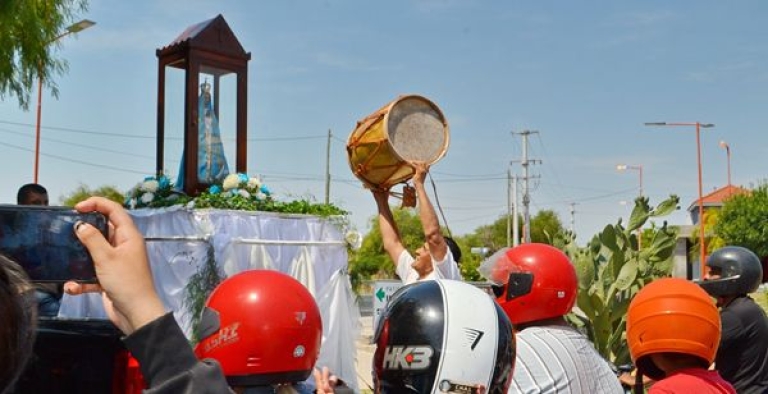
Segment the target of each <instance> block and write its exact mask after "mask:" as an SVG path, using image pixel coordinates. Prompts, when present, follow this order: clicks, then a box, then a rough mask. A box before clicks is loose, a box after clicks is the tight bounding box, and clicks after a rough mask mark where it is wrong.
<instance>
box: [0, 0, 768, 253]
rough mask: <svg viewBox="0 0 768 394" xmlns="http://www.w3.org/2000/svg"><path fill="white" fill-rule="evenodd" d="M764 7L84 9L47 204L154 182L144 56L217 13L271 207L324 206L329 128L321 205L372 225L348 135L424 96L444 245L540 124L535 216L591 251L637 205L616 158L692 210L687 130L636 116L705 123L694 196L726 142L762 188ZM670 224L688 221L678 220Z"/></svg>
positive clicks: (8, 134)
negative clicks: (243, 86)
mask: <svg viewBox="0 0 768 394" xmlns="http://www.w3.org/2000/svg"><path fill="white" fill-rule="evenodd" d="M767 11H768V4H765V3H764V2H759V1H740V2H722V1H710V0H707V1H676V2H668V1H642V2H640V1H621V2H618V1H580V2H565V1H561V2H556V1H536V2H533V1H531V2H521V1H474V2H471V1H453V0H445V1H436V0H435V1H432V0H430V1H390V2H385V3H384V2H368V1H351V0H349V1H348V0H340V1H337V0H330V1H295V0H294V1H291V0H289V1H254V2H250V1H249V2H245V1H195V0H184V1H180V0H178V1H177V0H165V1H146V0H143V1H132V2H125V1H117V0H91V2H90V9H89V11H88V12H87V13H86V14H83V15H82V17H84V18H88V19H92V20H94V21H96V22H97V25H96V26H94V27H92V28H91V29H89V30H86V31H84V32H82V33H80V34H78V35H77V36H70V37H66V38H64V39H62V40H61V41H60V44H61V45H60V48H59V49H58V51H59V53H60V55H61V56H62V57H64V58H66V59H67V60H68V61H69V72H68V73H67V74H65V75H63V76H61V77H59V78H58V79H57V81H56V82H57V83H58V85H59V89H60V95H59V97H58V99H55V98H53V97H52V96H51V95H50V93H49V92H48V91H45V92H44V95H43V114H42V125H43V128H42V142H41V152H42V156H41V162H40V175H39V176H40V183H42V184H44V185H45V186H46V187H47V188H48V189H49V192H50V194H51V197H52V200H53V201H54V202H55V201H58V199H59V197H60V196H62V195H64V194H66V193H68V192H70V191H71V190H73V189H74V188H76V187H77V186H78V185H79V184H81V183H82V184H86V185H89V186H91V187H97V186H101V185H114V186H117V187H118V188H120V189H123V190H127V189H129V188H130V187H132V186H133V185H135V184H136V183H137V182H139V181H140V180H141V179H143V177H144V176H146V175H150V174H152V173H153V172H154V167H155V164H154V163H155V158H154V156H155V154H154V152H155V137H154V136H155V133H156V105H157V97H156V84H157V57H156V56H155V50H156V49H157V48H160V47H163V46H165V45H167V44H169V43H170V42H171V41H172V40H173V39H174V38H175V37H176V36H178V35H179V34H180V33H181V32H182V31H183V30H184V29H185V28H186V27H187V26H189V25H192V24H194V23H197V22H201V21H204V20H207V19H210V18H213V17H215V16H216V15H218V14H222V15H223V16H224V18H225V19H226V20H227V22H228V23H229V25H230V27H231V28H232V30H233V31H234V33H235V34H236V35H237V36H238V38H239V40H240V42H241V44H242V45H243V47H244V48H245V50H246V51H248V52H250V53H251V56H252V60H251V62H250V63H249V86H248V94H249V96H248V97H249V98H248V100H249V101H248V132H249V139H250V142H249V154H248V172H249V174H250V175H256V174H260V175H262V177H263V178H264V181H265V183H266V184H267V185H268V186H269V187H270V188H271V189H273V191H274V192H275V193H276V194H277V195H278V196H282V198H284V199H292V198H297V197H311V196H314V198H315V199H316V200H317V201H322V200H323V199H324V193H325V190H324V188H325V181H324V173H325V154H326V137H327V132H328V130H329V129H330V130H331V131H332V133H333V139H332V144H331V160H330V169H331V170H330V171H331V175H332V183H331V190H330V195H331V201H332V202H334V203H336V204H337V205H340V206H341V207H343V208H345V209H347V210H350V211H351V212H352V216H351V219H352V222H353V224H355V225H356V227H357V228H358V229H359V230H361V231H363V232H365V231H367V230H368V227H369V226H368V220H369V218H370V217H371V216H372V215H374V214H375V205H374V203H373V199H372V197H371V195H370V193H369V192H368V191H366V190H365V189H363V188H362V186H361V183H360V182H359V181H358V180H357V179H356V178H354V176H353V175H352V173H351V171H350V170H349V166H348V161H347V156H346V148H345V143H346V139H347V137H348V136H349V134H350V132H351V131H352V129H353V128H354V126H355V123H356V122H357V121H358V120H359V119H361V118H363V117H365V116H366V115H368V114H370V113H371V112H373V111H375V110H376V109H378V108H379V107H381V106H382V105H384V104H385V103H387V102H389V101H391V100H393V99H394V98H396V97H397V96H398V95H401V94H408V93H413V94H420V95H423V96H426V97H428V98H429V99H431V100H432V101H434V102H435V103H436V104H437V105H438V106H439V107H440V108H441V109H442V110H443V112H444V114H445V116H446V118H447V120H448V122H449V124H450V129H451V145H450V147H449V149H448V152H447V155H446V156H445V157H444V158H443V159H442V160H441V161H439V162H438V163H436V164H435V165H434V167H433V169H432V176H433V179H434V181H435V183H436V187H437V193H438V198H439V202H440V206H441V207H442V210H443V211H444V212H445V216H446V218H447V221H448V225H449V226H450V228H451V230H452V231H453V233H454V234H466V233H469V232H472V231H473V230H474V229H475V228H476V227H478V226H481V225H484V224H489V223H491V222H493V221H494V220H496V219H497V218H498V217H499V216H500V215H502V214H504V213H505V212H506V211H507V179H506V178H507V175H506V174H507V170H508V168H509V163H510V162H511V161H513V160H519V159H520V158H521V154H522V144H521V139H520V137H519V136H517V135H513V134H512V132H520V131H522V130H536V131H538V133H537V134H534V135H532V136H531V138H530V140H529V142H530V145H529V155H530V156H529V157H530V158H531V159H536V160H540V161H541V162H540V164H536V165H532V166H531V167H530V174H531V175H532V176H536V178H534V179H532V180H531V183H530V185H531V193H530V195H531V210H532V214H535V213H536V212H537V211H539V210H543V209H550V210H554V211H555V212H557V213H558V215H559V216H560V219H561V220H562V222H563V224H564V225H565V226H566V227H570V226H571V220H572V219H573V221H574V222H573V223H574V225H575V230H576V232H577V234H578V236H579V240H580V241H581V242H583V241H586V240H587V239H589V238H591V236H592V235H594V234H595V233H597V232H598V231H599V230H600V229H601V228H602V227H604V226H605V225H606V224H609V223H615V222H616V221H617V220H618V219H619V218H620V217H624V218H625V219H624V220H625V221H626V217H627V215H628V214H629V212H630V210H631V204H628V205H622V204H621V203H620V202H621V201H629V202H631V200H632V199H633V198H634V197H635V196H636V195H637V194H638V191H639V190H638V187H639V182H638V176H637V175H638V174H637V172H634V171H630V172H624V173H621V172H618V171H617V170H616V165H617V164H619V163H625V164H632V165H642V166H643V170H644V172H643V176H644V179H643V189H644V193H645V194H646V195H648V196H649V197H650V199H651V203H652V204H656V203H658V202H660V201H661V200H662V199H664V198H665V197H666V196H668V195H669V194H671V193H674V194H677V195H679V196H680V197H681V205H682V207H683V208H686V207H687V206H688V205H689V204H691V203H692V202H693V201H694V200H695V198H696V197H697V193H698V192H697V170H696V138H695V131H694V128H693V127H676V128H671V127H667V128H649V127H644V126H643V123H644V122H651V121H668V122H696V121H700V122H703V123H714V124H715V125H716V127H715V128H711V129H704V130H703V131H702V133H701V142H702V157H703V187H704V192H705V193H707V192H710V191H712V190H714V189H715V188H718V187H721V186H724V185H725V184H726V183H727V161H726V152H725V150H724V149H723V148H721V147H720V146H719V144H718V143H719V141H720V140H725V141H727V143H728V144H729V145H730V147H731V152H732V160H731V167H732V179H733V183H734V184H737V185H744V186H750V185H756V184H758V183H759V182H760V181H762V180H764V179H765V178H766V164H767V162H766V159H765V157H766V156H767V154H768V137H766V130H765V129H766V128H767V127H768V122H767V121H766V117H768V111H766V106H767V104H768V103H767V101H768V99H767V98H766V97H768V95H766V92H768V42H766V40H765V37H766V36H768V12H767ZM32 98H33V102H34V100H35V98H36V95H35V94H33V97H32ZM34 124H35V110H34V107H32V108H31V109H30V111H26V112H25V111H22V110H20V109H19V108H18V105H17V101H16V100H15V98H7V97H6V98H5V99H4V100H3V102H0V136H1V137H0V141H2V142H0V157H2V163H3V168H4V170H3V174H4V175H3V177H2V178H3V180H4V184H5V188H4V189H3V190H2V191H0V202H7V203H13V202H14V201H15V193H16V189H17V188H18V186H19V185H21V184H23V183H27V182H31V181H32V176H33V163H34V155H33V151H34ZM174 160H175V159H174ZM173 163H177V162H173ZM173 163H171V164H170V165H168V166H167V167H168V169H169V171H170V172H171V175H175V174H176V166H177V164H173ZM512 171H513V173H516V174H522V172H521V169H520V166H519V165H518V164H513V166H512ZM518 190H520V188H518ZM571 203H573V204H574V205H573V207H574V209H575V213H574V214H573V216H572V215H571V214H570V208H571ZM667 220H669V221H670V222H671V223H676V224H689V223H690V220H689V219H688V216H687V213H686V212H685V210H684V209H683V210H681V211H679V212H677V213H675V214H673V215H670V216H669V217H667Z"/></svg>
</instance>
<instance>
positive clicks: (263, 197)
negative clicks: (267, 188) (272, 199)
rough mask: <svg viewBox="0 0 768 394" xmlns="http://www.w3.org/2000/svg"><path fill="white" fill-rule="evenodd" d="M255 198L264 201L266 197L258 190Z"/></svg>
mask: <svg viewBox="0 0 768 394" xmlns="http://www.w3.org/2000/svg"><path fill="white" fill-rule="evenodd" d="M256 199H257V200H259V201H264V200H266V199H267V195H266V194H264V193H262V192H258V193H256Z"/></svg>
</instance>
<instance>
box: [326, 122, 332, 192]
mask: <svg viewBox="0 0 768 394" xmlns="http://www.w3.org/2000/svg"><path fill="white" fill-rule="evenodd" d="M330 199H331V129H328V144H327V145H326V148H325V205H328V204H330Z"/></svg>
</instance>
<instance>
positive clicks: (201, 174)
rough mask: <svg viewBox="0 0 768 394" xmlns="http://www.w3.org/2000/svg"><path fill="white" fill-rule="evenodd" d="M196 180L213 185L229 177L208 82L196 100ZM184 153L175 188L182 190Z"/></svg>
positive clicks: (204, 84)
mask: <svg viewBox="0 0 768 394" xmlns="http://www.w3.org/2000/svg"><path fill="white" fill-rule="evenodd" d="M197 116H198V122H197V131H198V133H197V135H198V140H197V179H198V181H199V182H200V183H206V184H214V183H219V182H221V181H222V180H223V179H224V178H225V177H226V176H227V175H229V166H228V165H227V158H226V157H225V156H224V145H223V144H222V143H221V133H220V131H219V120H218V119H217V118H216V113H215V112H214V110H213V101H212V100H211V84H209V83H208V81H205V82H203V83H202V84H201V85H200V96H199V97H198V99H197ZM185 156H186V152H185V153H184V155H183V156H182V158H181V169H180V170H179V179H178V182H176V187H177V188H179V189H182V190H183V189H184V163H185Z"/></svg>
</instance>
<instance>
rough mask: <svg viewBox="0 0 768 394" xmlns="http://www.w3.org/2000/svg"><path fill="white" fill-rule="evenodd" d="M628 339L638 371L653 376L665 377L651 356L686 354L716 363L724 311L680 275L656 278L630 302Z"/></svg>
mask: <svg viewBox="0 0 768 394" xmlns="http://www.w3.org/2000/svg"><path fill="white" fill-rule="evenodd" d="M627 342H628V343H629V352H630V354H631V355H632V361H633V362H634V363H635V365H636V366H637V368H638V370H640V372H641V373H643V374H644V375H646V376H649V377H650V378H652V379H655V380H658V379H661V378H663V377H664V375H665V374H664V372H663V371H661V370H660V369H659V368H658V367H656V365H655V364H654V363H653V361H651V359H650V357H647V356H649V355H651V354H654V353H683V354H689V355H692V356H697V357H699V358H701V359H702V360H703V361H706V365H709V364H711V363H712V361H713V360H714V359H715V353H717V347H718V346H719V344H720V314H719V313H718V311H717V307H716V306H715V303H714V301H712V299H711V298H710V297H709V295H707V293H706V292H705V291H704V290H703V289H702V288H701V287H699V286H697V285H696V284H694V283H692V282H689V281H687V280H684V279H679V278H664V279H658V280H655V281H653V282H651V283H649V284H648V285H646V286H645V287H643V288H642V289H641V290H640V292H639V293H637V295H635V298H634V299H632V302H631V303H630V304H629V312H628V313H627Z"/></svg>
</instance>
